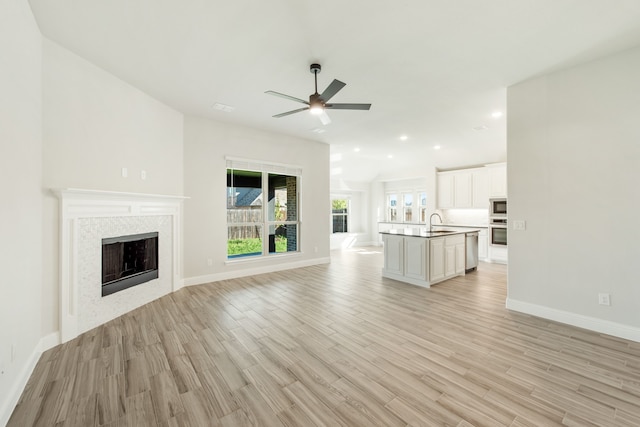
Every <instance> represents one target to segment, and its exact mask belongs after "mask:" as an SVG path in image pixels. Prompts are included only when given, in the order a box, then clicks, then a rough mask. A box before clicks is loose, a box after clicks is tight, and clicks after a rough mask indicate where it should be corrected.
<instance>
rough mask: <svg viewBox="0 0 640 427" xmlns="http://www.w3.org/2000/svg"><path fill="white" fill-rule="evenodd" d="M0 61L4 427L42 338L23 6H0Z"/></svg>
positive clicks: (38, 155) (33, 105)
mask: <svg viewBox="0 0 640 427" xmlns="http://www.w3.org/2000/svg"><path fill="white" fill-rule="evenodd" d="M0 58H2V59H1V60H0V62H1V64H2V65H0V94H1V95H0V149H1V151H0V173H1V175H0V176H1V178H2V179H0V193H1V194H2V207H1V209H0V271H2V283H0V425H4V424H5V423H6V421H7V420H8V417H9V415H10V414H11V411H12V410H13V406H14V405H15V403H16V399H17V397H18V396H19V395H20V392H21V391H22V387H23V386H24V384H25V382H26V380H27V379H28V375H29V374H30V373H31V369H32V368H33V366H34V364H35V362H36V361H37V356H39V351H40V349H39V341H40V337H41V322H40V317H41V315H40V307H41V304H42V288H41V284H42V258H43V256H42V255H43V254H42V192H41V185H42V160H41V159H42V83H41V82H42V62H41V58H42V41H41V37H40V32H39V30H38V27H37V25H36V23H35V20H34V19H33V16H32V14H31V10H30V8H29V4H28V3H27V2H26V1H22V0H3V1H2V2H0ZM12 345H14V346H15V350H14V357H13V360H12V357H11V353H12V351H11V347H12Z"/></svg>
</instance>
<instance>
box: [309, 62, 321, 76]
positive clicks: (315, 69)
mask: <svg viewBox="0 0 640 427" xmlns="http://www.w3.org/2000/svg"><path fill="white" fill-rule="evenodd" d="M309 71H310V72H311V74H318V73H319V72H320V71H322V67H321V66H320V64H311V65H310V66H309Z"/></svg>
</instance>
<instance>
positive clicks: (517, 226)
mask: <svg viewBox="0 0 640 427" xmlns="http://www.w3.org/2000/svg"><path fill="white" fill-rule="evenodd" d="M513 229H514V230H522V231H524V230H526V229H527V222H526V221H525V220H523V219H515V220H513Z"/></svg>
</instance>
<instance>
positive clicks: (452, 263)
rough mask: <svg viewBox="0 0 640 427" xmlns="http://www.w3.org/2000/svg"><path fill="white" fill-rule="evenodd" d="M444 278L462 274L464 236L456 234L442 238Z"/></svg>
mask: <svg viewBox="0 0 640 427" xmlns="http://www.w3.org/2000/svg"><path fill="white" fill-rule="evenodd" d="M444 251H445V271H444V275H445V278H449V277H453V276H457V275H459V274H464V267H465V256H466V247H465V235H464V234H456V235H453V236H447V237H445V238H444Z"/></svg>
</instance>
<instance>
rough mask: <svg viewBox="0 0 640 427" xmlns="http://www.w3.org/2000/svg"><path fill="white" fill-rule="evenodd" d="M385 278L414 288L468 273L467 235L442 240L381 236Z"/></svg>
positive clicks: (456, 235)
mask: <svg viewBox="0 0 640 427" xmlns="http://www.w3.org/2000/svg"><path fill="white" fill-rule="evenodd" d="M382 241H383V243H384V268H383V269H382V276H383V277H387V278H389V279H394V280H399V281H401V282H405V283H411V284H412V285H417V286H424V287H426V288H428V287H430V286H431V285H433V284H435V283H438V282H441V281H443V280H446V279H449V278H451V277H455V276H461V275H464V274H465V256H466V251H465V249H466V248H465V234H464V233H460V234H448V235H446V236H442V237H423V236H420V235H407V234H400V233H398V234H395V233H394V234H389V233H382Z"/></svg>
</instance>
